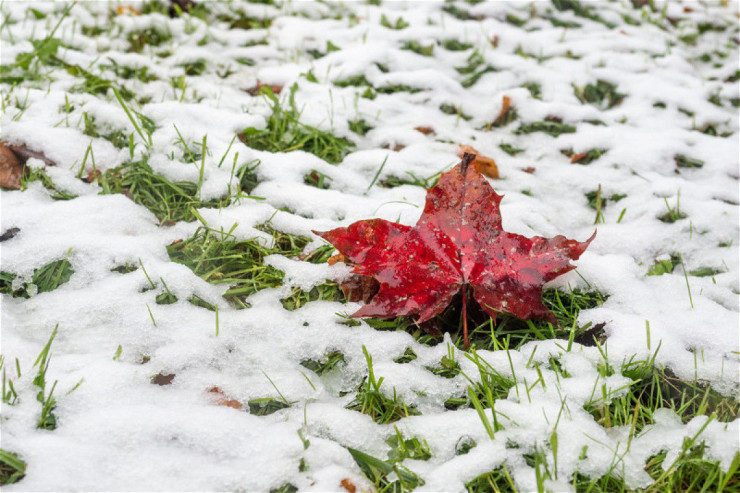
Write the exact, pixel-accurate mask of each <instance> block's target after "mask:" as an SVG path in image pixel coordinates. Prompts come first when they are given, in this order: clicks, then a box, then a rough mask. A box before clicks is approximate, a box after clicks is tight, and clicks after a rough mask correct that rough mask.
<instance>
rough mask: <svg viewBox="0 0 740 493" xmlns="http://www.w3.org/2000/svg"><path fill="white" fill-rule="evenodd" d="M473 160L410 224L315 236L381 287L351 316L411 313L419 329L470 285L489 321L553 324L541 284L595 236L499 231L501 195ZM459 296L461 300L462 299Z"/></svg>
mask: <svg viewBox="0 0 740 493" xmlns="http://www.w3.org/2000/svg"><path fill="white" fill-rule="evenodd" d="M474 160H475V155H474V154H465V155H464V157H463V160H462V162H461V163H460V164H458V165H457V166H455V167H454V168H453V169H452V170H450V171H449V172H447V173H444V174H443V175H442V176H441V178H440V180H439V183H438V184H437V186H435V187H434V188H431V189H429V190H428V192H427V199H426V206H425V208H424V212H423V214H422V216H421V218H420V219H419V221H418V223H417V224H416V226H414V227H410V226H405V225H403V224H398V223H393V222H390V221H386V220H383V219H370V220H364V221H358V222H355V223H353V224H351V225H350V226H348V227H346V228H336V229H334V230H331V231H327V232H315V233H316V234H318V235H319V236H321V237H322V238H324V239H325V240H327V241H329V242H330V243H332V244H333V245H334V246H335V247H336V248H337V249H338V250H339V251H340V252H341V254H342V255H344V257H345V258H347V259H348V260H349V261H350V262H352V263H353V264H355V267H354V270H353V272H354V273H355V274H360V275H363V276H370V277H373V278H375V279H376V280H377V281H378V282H379V283H380V289H379V291H378V293H377V294H376V295H375V296H374V297H373V298H372V300H371V301H370V302H369V303H367V304H365V305H364V306H363V307H362V308H360V310H358V311H357V312H355V313H354V314H353V315H352V316H353V317H379V318H391V317H396V316H399V315H415V316H416V317H417V323H420V324H421V323H423V322H426V321H427V320H430V319H432V318H433V317H435V316H436V315H438V314H439V313H441V312H442V311H443V310H444V309H445V308H446V307H447V306H448V305H449V304H450V302H451V301H452V299H453V297H454V296H455V295H456V294H457V293H458V292H460V291H461V290H462V291H463V293H465V288H466V287H467V286H470V288H472V297H473V299H475V301H477V302H478V304H479V305H480V307H481V308H482V309H483V310H484V311H485V312H486V313H487V314H488V315H489V316H490V317H491V318H493V319H494V320H495V319H496V316H497V315H498V314H499V313H509V314H511V315H514V316H515V317H518V318H521V319H525V320H526V319H530V318H539V319H544V320H547V321H550V322H551V323H553V324H557V320H556V318H555V316H554V315H553V314H552V313H551V312H550V310H549V309H548V308H547V307H546V306H545V305H544V304H543V302H542V287H543V285H544V284H545V283H546V282H548V281H551V280H552V279H555V278H556V277H558V276H559V275H561V274H564V273H566V272H568V271H570V270H572V269H574V268H575V266H574V265H572V264H571V262H570V261H571V260H577V259H578V258H579V257H580V255H581V254H582V253H583V252H584V251H585V250H586V248H587V247H588V245H589V243H590V242H591V241H592V240H593V238H594V236H595V233H594V236H592V237H591V238H589V239H588V240H586V241H584V242H578V241H576V240H570V239H567V238H566V237H565V236H561V235H558V236H555V237H554V238H544V237H541V236H535V237H533V238H527V237H524V236H521V235H518V234H514V233H509V232H506V231H504V230H503V228H502V225H501V213H500V210H499V203H500V201H501V198H502V197H501V196H500V195H498V194H497V193H496V192H495V191H494V190H493V188H492V187H491V186H490V185H489V184H488V182H487V181H486V180H485V179H484V178H483V176H482V175H481V173H480V172H479V171H478V168H477V166H476V164H475V162H474ZM462 299H463V303H465V299H466V297H465V295H463V297H462ZM464 313H465V309H464V308H463V314H464ZM463 316H464V315H463ZM466 339H467V334H466Z"/></svg>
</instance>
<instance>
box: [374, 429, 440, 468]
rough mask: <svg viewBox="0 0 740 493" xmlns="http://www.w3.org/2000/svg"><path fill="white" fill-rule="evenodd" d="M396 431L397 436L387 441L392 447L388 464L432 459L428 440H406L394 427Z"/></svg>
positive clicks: (416, 438) (414, 438)
mask: <svg viewBox="0 0 740 493" xmlns="http://www.w3.org/2000/svg"><path fill="white" fill-rule="evenodd" d="M394 429H395V430H396V434H395V435H392V436H391V437H390V438H388V439H387V440H386V441H385V443H387V444H388V446H389V447H390V450H389V451H388V462H401V461H403V460H406V459H412V460H429V459H431V458H432V452H431V451H430V450H429V445H428V444H427V441H426V440H424V439H422V440H419V438H418V437H412V438H404V436H403V434H401V432H400V431H399V430H398V427H397V426H394Z"/></svg>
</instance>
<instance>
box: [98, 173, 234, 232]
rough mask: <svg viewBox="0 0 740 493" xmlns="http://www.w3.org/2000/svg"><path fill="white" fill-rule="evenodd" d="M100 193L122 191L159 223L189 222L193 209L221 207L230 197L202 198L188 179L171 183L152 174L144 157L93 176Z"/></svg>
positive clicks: (195, 186) (160, 176) (195, 185)
mask: <svg viewBox="0 0 740 493" xmlns="http://www.w3.org/2000/svg"><path fill="white" fill-rule="evenodd" d="M97 181H98V183H99V184H100V186H101V187H102V189H103V190H102V193H104V194H111V193H122V194H124V195H126V196H127V197H129V198H130V199H131V200H133V201H134V202H136V203H137V204H139V205H142V206H144V207H146V208H147V209H149V210H150V211H151V212H152V213H153V214H154V215H155V216H156V217H157V219H158V220H159V224H160V225H161V224H172V223H174V222H177V221H188V222H190V221H193V220H195V219H196V215H195V213H194V210H195V209H197V208H200V207H215V208H222V207H225V206H227V205H228V204H229V203H230V202H231V197H228V196H227V197H223V198H221V199H216V200H209V201H202V200H201V199H200V198H199V195H200V191H199V187H198V184H196V183H193V182H188V181H179V182H171V181H170V180H168V179H167V178H165V177H164V176H162V175H160V174H157V173H155V172H154V171H153V170H152V168H151V167H150V166H149V163H148V162H147V161H146V159H140V160H138V161H132V162H129V163H126V164H124V165H122V166H119V167H118V168H115V169H112V170H106V172H105V173H103V174H102V175H100V176H99V177H97Z"/></svg>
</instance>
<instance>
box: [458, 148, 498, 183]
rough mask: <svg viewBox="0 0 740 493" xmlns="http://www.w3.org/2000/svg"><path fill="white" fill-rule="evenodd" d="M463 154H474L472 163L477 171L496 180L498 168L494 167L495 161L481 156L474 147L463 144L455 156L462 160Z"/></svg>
mask: <svg viewBox="0 0 740 493" xmlns="http://www.w3.org/2000/svg"><path fill="white" fill-rule="evenodd" d="M465 153H469V154H475V160H474V161H473V162H474V163H475V165H476V166H477V167H478V171H480V172H481V173H483V174H484V175H486V176H487V177H489V178H493V179H494V180H497V179H498V166H496V161H494V160H493V159H491V158H490V157H486V156H483V155H481V153H480V152H478V151H477V150H476V149H475V148H474V147H472V146H469V145H466V144H463V145H461V146H460V149H459V150H458V151H457V155H458V156H459V157H460V158H462V157H463V156H464V155H465Z"/></svg>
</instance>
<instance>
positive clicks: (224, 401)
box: [208, 387, 244, 410]
mask: <svg viewBox="0 0 740 493" xmlns="http://www.w3.org/2000/svg"><path fill="white" fill-rule="evenodd" d="M208 393H210V394H215V395H213V396H212V398H213V400H214V402H215V403H216V404H218V405H219V406H226V407H230V408H232V409H238V410H241V409H242V408H243V407H244V405H243V404H242V403H241V402H239V401H237V400H236V399H229V398H228V397H227V396H226V394H224V391H223V390H221V389H220V388H219V387H211V388H210V389H208Z"/></svg>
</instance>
